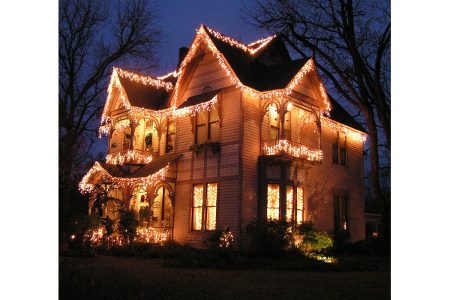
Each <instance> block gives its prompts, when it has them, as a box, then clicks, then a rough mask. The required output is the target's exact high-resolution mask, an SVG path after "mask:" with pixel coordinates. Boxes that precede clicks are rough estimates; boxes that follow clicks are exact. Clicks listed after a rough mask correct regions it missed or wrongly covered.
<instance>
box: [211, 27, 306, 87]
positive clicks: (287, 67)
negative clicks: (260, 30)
mask: <svg viewBox="0 0 450 300" xmlns="http://www.w3.org/2000/svg"><path fill="white" fill-rule="evenodd" d="M202 26H203V27H204V28H205V32H206V33H207V35H208V37H209V38H210V39H211V41H212V42H213V44H214V46H215V47H216V48H217V50H218V51H219V52H220V53H222V54H223V56H224V57H225V59H226V60H227V62H228V64H229V65H230V67H231V68H232V69H233V71H234V73H235V74H236V76H237V77H238V78H239V81H240V82H241V83H242V84H244V85H246V86H248V87H250V88H252V89H255V90H257V91H260V92H265V91H271V90H278V89H284V88H285V87H286V86H287V85H288V84H289V82H290V81H291V80H292V78H294V76H295V75H296V74H297V73H298V72H299V71H300V70H301V68H302V67H303V66H304V65H305V63H306V62H307V61H308V60H309V58H306V59H299V60H295V61H293V60H292V59H291V57H290V56H289V52H288V51H287V49H286V46H285V45H284V43H283V42H282V40H281V37H279V36H275V37H274V38H273V39H271V40H269V41H268V42H267V43H266V44H265V45H263V46H262V47H260V48H259V49H258V50H257V52H255V53H254V55H252V54H250V53H249V51H244V50H243V48H241V47H236V46H233V45H232V44H230V43H228V42H226V41H224V40H221V39H219V38H217V37H216V36H215V35H214V34H213V33H212V30H211V29H210V28H208V27H206V26H204V25H202ZM225 38H228V37H225ZM257 45H258V44H256V45H254V46H253V47H252V46H247V48H250V49H255V48H257V47H256V46H257ZM269 48H272V51H277V52H278V53H280V54H281V55H280V56H279V58H278V62H277V63H274V64H271V65H267V64H264V63H262V62H260V61H259V60H258V59H259V58H260V57H261V55H262V54H263V53H264V51H266V50H267V49H269Z"/></svg>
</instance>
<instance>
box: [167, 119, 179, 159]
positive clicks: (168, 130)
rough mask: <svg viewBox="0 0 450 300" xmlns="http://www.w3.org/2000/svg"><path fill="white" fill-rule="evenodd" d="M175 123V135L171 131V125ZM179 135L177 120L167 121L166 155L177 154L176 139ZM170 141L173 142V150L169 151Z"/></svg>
mask: <svg viewBox="0 0 450 300" xmlns="http://www.w3.org/2000/svg"><path fill="white" fill-rule="evenodd" d="M172 123H173V126H174V130H173V133H172V132H171V131H170V125H171V124H172ZM176 134H177V123H176V120H174V119H173V120H172V119H170V118H169V119H167V128H166V153H170V152H175V139H176ZM169 141H170V142H172V149H169Z"/></svg>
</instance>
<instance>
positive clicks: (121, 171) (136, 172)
mask: <svg viewBox="0 0 450 300" xmlns="http://www.w3.org/2000/svg"><path fill="white" fill-rule="evenodd" d="M182 155H183V154H178V153H169V154H164V155H161V156H159V157H157V158H156V159H155V160H153V161H151V162H150V163H148V164H146V165H141V164H126V165H125V167H122V166H120V165H112V164H106V163H101V164H100V165H101V166H102V168H103V169H105V170H106V171H107V172H108V173H109V174H110V175H111V176H114V177H118V178H140V177H148V176H151V175H153V174H155V173H156V172H158V171H159V170H161V169H162V168H164V167H165V166H167V164H169V163H172V162H173V161H175V160H177V159H178V158H180V157H181V156H182Z"/></svg>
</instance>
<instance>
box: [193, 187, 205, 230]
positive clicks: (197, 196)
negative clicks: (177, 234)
mask: <svg viewBox="0 0 450 300" xmlns="http://www.w3.org/2000/svg"><path fill="white" fill-rule="evenodd" d="M192 212H193V218H192V229H193V230H202V215H203V184H196V185H194V202H193V208H192Z"/></svg>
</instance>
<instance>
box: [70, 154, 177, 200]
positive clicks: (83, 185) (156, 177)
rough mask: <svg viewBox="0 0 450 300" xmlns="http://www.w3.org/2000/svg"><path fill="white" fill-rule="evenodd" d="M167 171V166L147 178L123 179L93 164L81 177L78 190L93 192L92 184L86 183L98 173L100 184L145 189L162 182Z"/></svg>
mask: <svg viewBox="0 0 450 300" xmlns="http://www.w3.org/2000/svg"><path fill="white" fill-rule="evenodd" d="M168 170H169V164H167V166H165V167H164V168H162V169H160V170H159V171H158V172H156V173H154V174H152V175H149V176H147V177H136V178H123V177H115V176H111V175H110V174H109V173H108V171H106V170H105V169H104V168H103V167H102V166H101V165H100V163H98V162H95V164H94V166H93V167H92V168H91V169H90V170H89V172H88V173H87V174H86V175H85V176H84V177H83V179H82V180H81V182H80V184H79V185H78V188H79V190H80V192H81V193H83V194H85V193H90V192H92V191H93V190H94V188H95V186H94V184H92V183H88V182H89V180H90V178H91V177H92V176H94V175H95V174H97V173H100V175H101V178H102V182H106V183H111V184H113V185H115V186H117V187H125V186H131V187H132V186H139V185H141V186H142V188H143V189H147V188H148V187H149V186H151V185H153V184H154V183H155V182H156V181H161V180H164V178H165V175H166V173H167V172H168Z"/></svg>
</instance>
